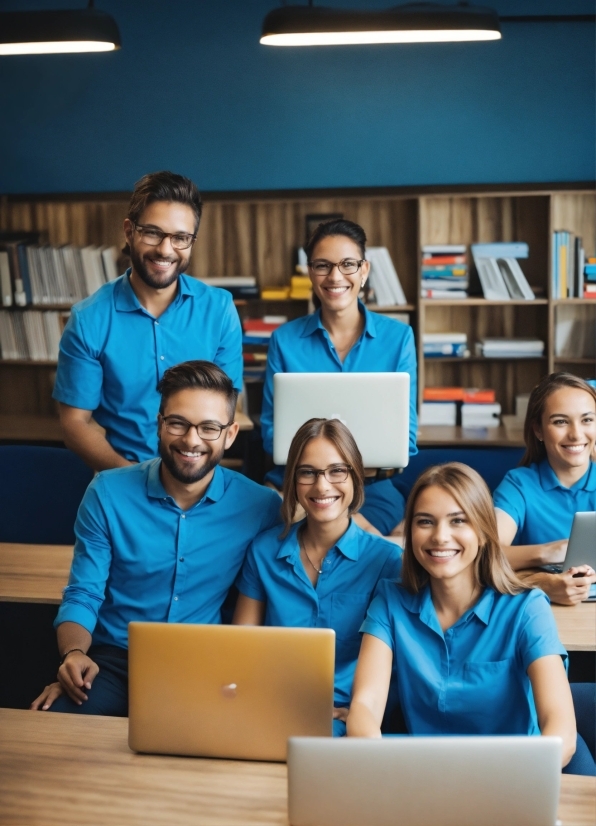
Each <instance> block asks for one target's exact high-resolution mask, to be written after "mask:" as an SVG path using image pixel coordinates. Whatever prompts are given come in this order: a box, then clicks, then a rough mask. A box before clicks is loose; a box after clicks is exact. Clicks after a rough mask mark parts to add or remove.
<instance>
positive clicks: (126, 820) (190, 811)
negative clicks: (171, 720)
mask: <svg viewBox="0 0 596 826" xmlns="http://www.w3.org/2000/svg"><path fill="white" fill-rule="evenodd" d="M561 780H562V789H561V799H560V804H559V813H558V815H559V818H561V820H562V821H563V823H564V824H565V826H593V824H594V813H595V811H596V779H594V778H591V777H576V776H573V775H562V778H561ZM0 823H6V824H16V823H18V824H20V826H34V824H35V826H36V825H37V824H40V823H43V824H44V826H105V824H106V823H109V824H114V825H115V826H120V824H126V825H127V826H135V825H136V824H139V826H141V825H142V826H172V824H174V823H175V824H176V826H251V824H263V825H264V824H271V825H272V824H278V825H279V826H288V819H287V779H286V766H285V765H284V764H279V763H249V762H243V761H242V762H240V761H234V760H202V759H196V758H188V757H159V756H153V755H144V754H143V755H141V754H133V753H132V752H131V751H129V749H128V746H127V721H126V720H124V719H121V718H116V717H78V716H77V715H74V714H73V715H71V714H46V713H43V712H31V711H17V710H13V709H0ZM363 826H365V824H363ZM436 826H440V824H436Z"/></svg>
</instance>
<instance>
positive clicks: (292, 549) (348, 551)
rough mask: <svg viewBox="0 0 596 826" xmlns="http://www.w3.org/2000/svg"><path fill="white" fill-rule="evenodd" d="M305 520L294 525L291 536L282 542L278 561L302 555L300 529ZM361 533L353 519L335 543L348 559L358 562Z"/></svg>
mask: <svg viewBox="0 0 596 826" xmlns="http://www.w3.org/2000/svg"><path fill="white" fill-rule="evenodd" d="M304 522H305V520H304V519H303V520H302V521H301V522H297V523H296V524H295V525H292V527H291V529H290V532H289V534H288V535H287V536H286V537H285V538H284V539H283V540H282V543H281V546H280V548H279V551H278V552H277V558H278V559H286V558H287V557H289V556H292V555H293V554H297V555H298V554H299V553H300V545H299V543H298V529H299V528H300V527H301V526H302V525H303V524H304ZM360 533H361V531H360V528H359V527H358V525H356V523H355V522H354V520H353V519H350V525H349V527H348V530H347V531H346V532H345V533H344V535H343V536H341V537H340V538H339V540H338V541H337V542H336V543H335V545H334V547H335V548H337V549H338V551H340V553H342V554H343V556H345V557H346V558H347V559H351V560H352V561H354V562H355V561H356V560H357V559H358V556H359V551H360V549H359V547H358V545H359V542H358V536H359V534H360Z"/></svg>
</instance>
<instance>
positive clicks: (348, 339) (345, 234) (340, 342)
mask: <svg viewBox="0 0 596 826" xmlns="http://www.w3.org/2000/svg"><path fill="white" fill-rule="evenodd" d="M306 254H307V258H308V271H309V276H310V280H311V282H312V286H313V295H314V300H315V303H316V304H317V305H319V306H318V309H317V310H316V312H315V313H313V315H308V316H304V317H303V318H298V319H296V320H295V321H291V322H289V323H288V324H284V325H282V326H281V327H279V328H278V329H277V330H276V331H275V332H274V334H273V335H272V336H271V342H270V344H269V352H268V356H267V373H266V377H265V387H264V391H263V409H262V412H261V432H262V435H263V444H264V447H265V450H266V451H267V453H273V376H274V375H275V373H312V372H321V373H370V372H374V373H382V372H387V373H392V372H406V373H409V374H410V454H414V453H416V452H417V451H416V429H417V418H416V350H415V347H414V336H413V334H412V329H411V327H409V326H408V325H407V324H402V323H401V322H399V321H395V320H394V319H391V318H386V317H384V316H383V315H381V314H378V313H371V312H369V311H368V310H367V309H366V307H365V306H364V304H362V302H360V301H359V300H358V295H359V293H360V291H361V290H362V288H363V287H364V285H365V284H366V280H367V278H368V274H369V270H370V264H369V262H368V261H366V235H365V233H364V230H363V229H362V227H361V226H359V225H358V224H355V223H353V222H352V221H347V220H343V219H341V220H333V221H328V222H326V223H323V224H319V226H318V227H317V229H316V230H315V231H314V233H313V235H312V237H311V238H310V240H309V242H308V244H307V245H306ZM283 472H284V469H283V468H279V467H278V468H275V469H274V470H273V471H272V472H271V473H270V474H268V476H267V481H268V482H269V483H271V484H272V485H273V486H274V487H276V488H277V489H280V488H281V486H282V483H283ZM373 488H374V493H373ZM404 508H405V503H404V501H403V498H402V497H401V494H399V492H398V491H397V490H396V489H395V488H394V486H393V485H392V484H391V482H389V481H386V482H384V483H376V484H375V485H373V486H367V496H366V503H365V505H364V508H363V515H364V516H365V517H367V519H368V520H369V521H370V522H372V524H373V525H374V526H375V527H376V528H377V529H378V530H379V531H380V532H381V533H383V534H388V533H389V532H390V531H391V529H392V528H394V527H395V525H396V524H397V523H398V522H400V520H401V518H402V516H403V511H404Z"/></svg>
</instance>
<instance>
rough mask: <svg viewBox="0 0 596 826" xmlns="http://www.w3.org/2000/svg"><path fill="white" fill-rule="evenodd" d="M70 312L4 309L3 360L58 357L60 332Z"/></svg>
mask: <svg viewBox="0 0 596 826" xmlns="http://www.w3.org/2000/svg"><path fill="white" fill-rule="evenodd" d="M69 315H70V312H57V311H54V310H46V311H45V312H42V311H41V310H25V311H24V312H9V311H8V310H0V359H1V360H2V361H6V360H11V361H29V360H30V361H52V362H54V361H57V360H58V346H59V344H60V336H61V335H62V331H63V330H64V326H65V324H66V321H67V320H68V316H69Z"/></svg>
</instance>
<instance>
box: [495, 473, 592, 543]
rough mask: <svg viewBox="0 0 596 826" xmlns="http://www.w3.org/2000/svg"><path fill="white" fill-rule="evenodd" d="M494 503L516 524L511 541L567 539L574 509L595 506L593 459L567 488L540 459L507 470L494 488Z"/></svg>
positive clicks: (528, 541) (532, 541)
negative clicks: (524, 465) (534, 462)
mask: <svg viewBox="0 0 596 826" xmlns="http://www.w3.org/2000/svg"><path fill="white" fill-rule="evenodd" d="M493 497H494V503H495V507H496V508H500V509H501V510H502V511H505V513H508V514H509V516H510V517H511V518H512V519H513V521H514V522H515V524H516V525H517V533H516V534H515V538H514V540H513V544H514V545H542V544H543V543H544V542H554V541H555V540H557V539H568V538H569V534H570V533H571V525H572V523H573V516H574V514H575V513H576V512H577V511H595V510H596V463H594V462H590V466H589V468H588V470H587V471H586V473H584V475H583V476H582V478H581V479H579V481H577V482H576V483H575V485H572V486H571V487H570V488H566V487H565V486H564V485H562V484H561V482H559V479H558V478H557V475H556V474H555V472H554V470H553V469H552V467H551V466H550V464H549V461H548V459H543V460H542V461H541V462H540V463H539V464H531V465H530V466H529V467H518V468H515V469H514V470H510V471H509V472H508V473H507V475H506V476H505V478H504V479H503V481H502V482H501V484H500V485H499V486H498V488H497V489H496V490H495V492H494V494H493Z"/></svg>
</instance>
